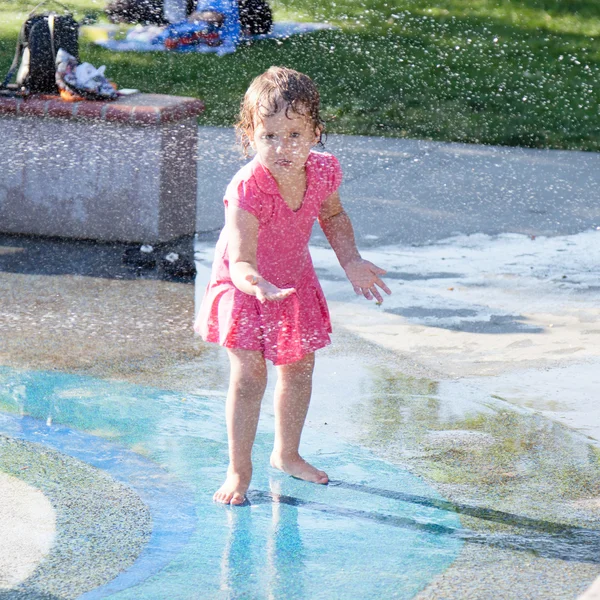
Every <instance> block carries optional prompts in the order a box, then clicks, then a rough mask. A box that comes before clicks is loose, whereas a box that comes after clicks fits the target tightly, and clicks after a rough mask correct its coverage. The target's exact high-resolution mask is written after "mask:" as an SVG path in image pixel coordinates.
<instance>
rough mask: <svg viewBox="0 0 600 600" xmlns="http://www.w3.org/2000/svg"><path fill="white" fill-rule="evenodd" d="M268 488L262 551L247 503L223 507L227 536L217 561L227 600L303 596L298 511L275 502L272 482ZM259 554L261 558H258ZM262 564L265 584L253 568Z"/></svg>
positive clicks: (275, 489) (275, 484) (275, 486)
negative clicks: (267, 520)
mask: <svg viewBox="0 0 600 600" xmlns="http://www.w3.org/2000/svg"><path fill="white" fill-rule="evenodd" d="M270 485H271V490H272V504H271V509H272V512H271V527H270V529H269V533H268V538H267V542H266V548H265V547H264V546H263V544H261V540H257V539H254V537H253V535H252V531H253V528H254V527H255V525H256V524H254V525H253V523H252V508H251V506H250V504H247V505H246V506H241V507H225V511H226V513H227V527H228V534H227V539H226V542H225V547H224V550H223V557H222V560H221V586H220V587H221V590H222V591H223V592H225V593H226V594H227V598H231V599H233V598H236V599H240V600H241V599H242V598H256V597H263V596H264V597H267V598H269V599H270V600H284V599H289V598H305V597H306V595H305V593H304V592H305V590H304V560H305V557H304V548H303V546H302V539H301V536H300V529H299V526H298V509H297V508H296V507H294V506H288V505H285V504H281V503H279V502H278V497H279V495H278V494H279V491H280V489H279V482H277V481H275V480H272V481H271V482H270ZM262 552H264V553H265V556H264V557H260V556H258V554H260V553H262ZM255 554H256V560H255V558H254V556H255ZM264 559H266V560H264ZM265 562H266V570H265V571H266V572H265V573H264V575H265V576H266V581H261V578H262V575H263V573H257V565H259V564H264V563H265ZM263 586H264V588H263ZM264 589H266V594H265V592H264Z"/></svg>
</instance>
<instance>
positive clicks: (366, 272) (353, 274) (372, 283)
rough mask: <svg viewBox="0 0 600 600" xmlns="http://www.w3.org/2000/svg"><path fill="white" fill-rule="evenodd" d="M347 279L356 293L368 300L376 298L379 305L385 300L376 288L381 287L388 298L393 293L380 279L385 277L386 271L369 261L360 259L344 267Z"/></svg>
mask: <svg viewBox="0 0 600 600" xmlns="http://www.w3.org/2000/svg"><path fill="white" fill-rule="evenodd" d="M344 271H346V277H348V279H349V280H350V283H351V284H352V286H353V287H354V291H355V292H356V293H357V294H358V295H360V294H362V295H363V296H364V297H365V298H366V299H367V300H372V299H373V298H375V300H376V301H377V304H381V303H382V302H383V298H382V296H381V294H380V293H379V290H378V289H377V287H376V286H379V287H380V288H381V289H382V290H383V291H384V292H385V293H386V294H387V295H388V296H389V295H390V294H391V293H392V292H391V290H390V288H388V286H387V285H385V283H384V282H383V281H382V280H381V279H380V277H379V276H380V275H385V273H386V270H385V269H380V268H379V267H378V266H376V265H374V264H373V263H372V262H369V261H368V260H364V259H363V258H358V259H356V260H352V261H350V262H349V263H348V264H346V266H345V267H344Z"/></svg>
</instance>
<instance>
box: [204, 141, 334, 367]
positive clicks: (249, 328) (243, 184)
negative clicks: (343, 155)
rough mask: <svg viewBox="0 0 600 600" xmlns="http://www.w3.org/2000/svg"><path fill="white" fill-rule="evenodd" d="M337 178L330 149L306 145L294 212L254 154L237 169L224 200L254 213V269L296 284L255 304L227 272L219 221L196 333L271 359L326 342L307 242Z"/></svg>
mask: <svg viewBox="0 0 600 600" xmlns="http://www.w3.org/2000/svg"><path fill="white" fill-rule="evenodd" d="M341 179H342V173H341V169H340V165H339V163H338V161H337V159H336V158H335V157H334V156H332V155H331V154H324V153H318V152H311V153H310V155H309V157H308V160H307V162H306V193H305V195H304V200H303V202H302V205H301V206H300V208H299V209H298V210H296V211H293V210H292V209H291V208H290V207H289V206H288V205H287V204H286V203H285V201H284V200H283V198H282V197H281V195H280V193H279V190H278V187H277V183H276V182H275V179H274V178H273V176H272V175H271V173H270V172H269V171H268V169H266V168H265V167H263V166H262V165H261V163H260V162H259V161H258V159H257V158H254V159H253V160H252V161H251V162H250V163H248V164H247V165H245V166H244V167H243V168H242V169H240V171H238V173H237V174H236V175H235V177H234V178H233V180H232V181H231V183H230V184H229V186H228V187H227V191H226V192H225V198H224V203H225V205H226V206H227V204H228V203H231V204H235V205H237V206H239V207H240V208H242V209H243V210H247V211H248V212H249V213H251V214H253V215H254V216H255V217H256V218H257V219H258V223H259V226H258V246H257V253H256V260H257V267H258V272H259V273H260V274H261V275H262V276H263V277H264V278H265V279H266V280H267V281H269V282H271V283H273V284H274V285H276V286H278V287H280V288H287V287H294V288H296V293H295V294H292V295H291V296H288V297H287V298H286V299H284V300H281V301H276V302H265V303H264V304H262V303H260V302H259V301H258V300H257V299H256V298H255V297H254V296H250V295H249V294H245V293H244V292H241V291H240V290H238V289H237V288H236V287H235V286H234V285H233V282H232V281H231V277H230V274H229V257H228V251H227V246H228V241H227V227H225V228H223V231H222V232H221V235H220V237H219V241H218V242H217V247H216V251H215V260H214V263H213V268H212V274H211V278H210V282H209V284H208V286H207V288H206V292H205V294H204V299H203V301H202V305H201V307H200V311H199V313H198V317H197V319H196V323H195V325H194V329H195V330H196V332H197V333H199V334H200V335H201V336H202V339H204V340H205V341H207V342H215V343H218V344H221V345H222V346H225V347H227V348H240V349H244V350H260V351H261V352H262V353H263V355H264V357H265V358H268V359H269V360H271V361H273V364H275V365H284V364H288V363H292V362H295V361H297V360H300V359H301V358H302V357H303V356H305V355H306V354H309V353H311V352H314V351H315V350H317V349H319V348H322V347H323V346H326V345H327V344H329V342H330V339H329V334H330V333H331V321H330V319H329V311H328V309H327V302H326V300H325V296H324V294H323V290H322V289H321V285H320V284H319V281H318V279H317V275H316V273H315V269H314V267H313V264H312V260H311V257H310V253H309V251H308V242H309V239H310V234H311V230H312V227H313V224H314V222H315V219H316V218H317V217H318V215H319V211H320V210H321V206H322V204H323V201H324V200H325V198H327V197H328V196H329V195H331V194H332V193H333V192H334V191H335V190H336V189H337V188H338V187H339V185H340V182H341Z"/></svg>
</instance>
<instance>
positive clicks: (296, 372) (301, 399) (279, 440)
mask: <svg viewBox="0 0 600 600" xmlns="http://www.w3.org/2000/svg"><path fill="white" fill-rule="evenodd" d="M314 366H315V355H314V353H311V354H308V355H307V356H305V357H304V358H302V359H300V360H299V361H297V362H295V363H292V364H289V365H281V366H279V367H277V375H278V378H277V385H276V387H275V445H274V447H273V453H272V454H271V466H273V467H275V468H276V469H280V470H281V471H283V472H285V473H288V475H292V476H293V477H298V478H299V479H304V480H306V481H311V482H312V483H327V482H328V481H329V478H328V477H327V473H325V472H324V471H319V470H318V469H316V468H315V467H313V466H312V465H310V464H309V463H307V462H306V461H305V460H304V459H303V458H302V457H301V456H300V454H299V453H298V448H299V447H300V436H301V435H302V429H303V427H304V421H305V419H306V413H307V412H308V405H309V404H310V396H311V392H312V374H313V369H314Z"/></svg>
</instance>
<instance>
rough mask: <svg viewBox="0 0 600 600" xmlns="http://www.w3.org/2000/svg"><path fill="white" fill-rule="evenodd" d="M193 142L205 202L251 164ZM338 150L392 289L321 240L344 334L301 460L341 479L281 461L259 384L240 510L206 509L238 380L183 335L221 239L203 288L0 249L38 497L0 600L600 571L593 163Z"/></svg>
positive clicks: (9, 469) (450, 586)
mask: <svg viewBox="0 0 600 600" xmlns="http://www.w3.org/2000/svg"><path fill="white" fill-rule="evenodd" d="M201 137H202V139H205V140H209V141H210V144H208V143H205V144H203V145H201V160H200V162H199V171H200V172H201V173H202V169H205V168H206V166H207V165H210V164H212V165H213V166H214V165H217V166H218V167H219V168H217V169H215V168H213V169H212V171H213V172H212V174H211V177H212V179H209V178H208V176H207V179H209V180H208V181H207V183H206V185H205V186H201V189H202V190H203V193H205V194H206V195H207V196H210V193H211V190H213V189H214V190H216V189H217V188H218V182H221V185H222V184H223V183H224V182H226V181H227V179H228V177H229V174H230V173H231V170H232V169H233V170H235V167H236V165H237V164H239V161H238V159H237V158H236V155H235V150H233V148H232V146H231V140H232V136H231V133H230V132H228V131H225V130H214V129H203V130H201ZM328 147H331V149H332V151H335V152H336V154H337V155H338V156H339V157H340V160H341V161H342V165H343V167H344V170H345V172H346V174H347V176H346V183H345V187H344V189H343V190H342V192H343V197H344V198H345V199H346V200H347V202H346V205H347V208H348V210H349V212H350V213H351V215H352V217H353V219H354V222H355V224H356V229H357V237H358V239H359V242H360V245H361V246H362V247H363V248H365V253H364V254H365V256H366V257H367V258H370V259H371V260H373V261H374V262H376V263H378V264H380V265H381V266H383V267H385V268H386V269H388V283H389V284H390V287H391V288H392V291H393V295H392V297H390V298H386V300H385V302H384V304H383V305H382V306H381V307H376V306H375V305H373V304H369V303H367V302H366V301H365V300H364V299H359V298H355V297H354V296H353V293H352V290H351V288H350V286H349V285H348V284H347V283H346V282H345V281H344V279H343V273H342V272H341V270H340V269H339V267H337V266H336V264H335V258H334V257H333V255H332V253H331V251H330V250H327V249H326V248H325V247H324V244H323V241H322V238H321V237H320V236H319V235H318V234H315V238H314V247H313V256H314V260H315V265H316V267H317V269H318V272H319V275H320V277H321V280H322V283H323V287H324V289H325V292H326V294H327V296H328V299H329V302H330V308H331V311H332V317H333V321H334V331H335V335H334V343H333V345H332V346H331V347H330V348H328V349H326V350H325V351H323V353H322V354H321V356H320V357H318V360H317V369H316V376H315V394H314V401H313V406H312V408H311V412H310V414H309V420H308V424H307V429H306V435H305V442H304V443H305V445H304V451H305V452H306V454H307V456H309V457H310V458H311V459H313V460H314V461H315V462H318V463H319V464H320V465H323V466H326V467H327V468H328V470H329V473H330V476H331V477H332V479H334V480H335V482H336V485H333V486H330V487H329V488H318V489H315V486H309V485H308V484H303V483H300V482H295V481H293V480H289V479H288V478H285V477H281V476H279V475H278V474H277V473H275V472H273V471H271V470H270V469H269V468H268V467H267V466H266V465H267V460H266V457H267V456H268V447H269V441H270V440H271V439H272V438H271V437H270V436H271V431H272V427H271V424H272V407H271V403H270V397H271V391H272V385H273V383H272V381H271V383H270V386H271V388H270V390H269V392H268V394H267V398H266V400H265V407H264V414H263V418H262V421H261V429H260V432H259V438H258V441H257V451H256V456H255V460H256V463H257V464H256V474H255V479H254V482H253V492H252V493H251V494H250V500H251V505H250V506H249V507H244V508H242V509H239V510H237V509H236V510H231V509H223V508H222V507H215V506H214V505H212V503H211V502H210V496H211V492H212V490H213V488H214V487H215V486H216V485H218V482H219V481H220V479H221V477H222V475H223V469H224V466H225V455H226V446H225V433H224V423H223V415H222V402H223V397H224V391H225V388H226V384H227V364H226V359H225V357H224V356H223V353H222V352H221V351H220V350H219V349H218V348H214V347H207V346H205V345H204V344H202V343H201V342H200V341H199V340H197V339H196V338H194V337H193V336H192V335H191V329H190V324H191V321H192V318H193V312H194V295H195V294H196V296H197V297H199V295H200V294H201V293H202V289H203V286H204V284H205V282H206V279H207V277H208V269H209V267H210V259H211V253H212V245H213V243H214V234H210V233H206V234H201V235H200V236H199V239H198V241H197V243H196V258H197V261H198V262H197V265H198V281H197V285H196V290H195V291H194V287H193V286H192V285H190V284H189V283H187V284H186V283H185V282H182V281H165V280H164V278H162V277H161V274H160V273H159V272H158V270H153V271H152V270H151V271H143V270H135V269H132V268H126V267H123V266H122V265H121V261H120V259H121V254H122V250H123V249H122V248H119V247H113V246H98V247H94V246H93V245H91V244H75V243H70V242H41V241H39V240H27V239H24V238H14V237H9V236H7V237H2V238H0V270H1V271H2V272H1V273H0V298H1V299H2V300H1V303H0V327H1V330H2V345H1V346H0V365H3V366H2V367H0V380H1V381H2V387H0V408H1V410H2V411H3V412H2V413H0V469H1V470H2V471H4V472H5V473H6V476H3V478H2V479H0V486H1V487H0V496H1V497H3V498H4V497H9V494H10V492H11V490H15V489H18V486H26V487H25V488H24V489H25V490H27V494H28V495H25V492H23V494H24V495H23V496H21V498H26V499H27V501H25V500H22V502H21V505H22V510H21V511H20V512H19V511H16V512H15V515H11V517H10V518H11V519H13V521H14V520H15V519H16V520H19V522H20V523H23V527H25V528H26V529H27V530H28V531H30V532H31V536H30V542H29V543H28V545H27V547H26V548H24V549H23V550H22V552H20V553H18V552H13V553H12V554H11V555H3V559H4V560H0V589H4V590H5V591H4V592H0V597H4V595H5V594H12V596H11V595H6V597H14V598H38V597H39V598H42V597H44V598H72V597H77V596H79V595H81V594H84V593H86V597H90V598H92V597H104V596H108V595H112V596H113V597H119V598H136V599H139V598H167V597H168V598H204V597H206V598H214V597H223V598H232V597H258V598H260V597H264V598H267V597H274V598H317V597H321V595H320V594H323V596H322V597H347V598H370V597H399V598H411V597H417V598H420V599H425V598H427V599H429V598H456V599H457V600H458V599H459V598H460V599H464V598H481V599H484V598H485V599H487V598H490V597H494V598H543V599H550V598H575V597H576V596H577V595H578V594H579V593H581V592H583V591H584V590H585V589H586V588H587V587H588V586H589V585H590V583H591V582H592V581H593V579H594V577H595V576H596V575H597V573H598V570H599V569H598V561H599V559H598V556H600V548H599V546H600V541H599V540H600V536H598V535H597V533H596V530H598V529H600V527H599V516H600V467H599V463H598V456H599V453H598V450H597V449H596V448H598V445H599V443H600V442H598V440H600V426H599V425H598V423H599V422H600V420H599V419H598V408H597V401H596V397H597V389H598V384H599V383H600V381H598V379H599V378H600V376H599V375H598V372H599V370H598V365H599V363H600V357H599V356H598V355H599V354H600V351H599V350H598V344H597V343H594V342H595V341H596V338H597V336H598V335H599V334H600V325H599V321H600V308H599V307H598V303H597V293H598V290H599V289H600V276H599V274H598V269H597V265H598V264H599V259H600V256H599V251H598V240H599V239H600V237H599V236H600V231H597V230H596V229H595V227H596V226H597V225H600V218H599V212H600V208H599V207H598V205H597V202H596V201H595V198H596V194H595V193H594V187H593V186H594V185H597V183H598V182H597V178H599V177H600V169H598V167H599V166H600V164H599V163H600V161H599V160H598V159H599V158H600V157H598V156H596V155H591V154H589V155H583V154H579V153H551V152H534V151H524V150H510V149H491V148H479V147H474V146H473V147H469V146H455V145H444V144H431V143H426V142H414V141H406V140H404V141H403V140H396V141H394V140H378V139H375V140H370V139H358V140H357V139H355V138H339V137H337V138H336V137H333V136H332V138H331V139H330V140H329V142H328ZM496 165H499V166H496ZM486 181H487V182H488V183H487V187H486V185H485V182H486ZM482 182H484V183H482ZM527 182H528V183H527ZM211 186H212V187H211ZM596 189H597V187H596ZM444 190H448V191H447V192H444ZM203 202H204V201H202V202H201V203H200V204H202V203H203ZM217 202H218V200H217ZM219 214H222V209H221V207H220V206H219V207H218V208H217V209H216V210H214V213H213V214H212V216H211V215H210V214H208V216H207V219H206V223H207V226H206V227H203V226H202V220H203V216H202V213H201V214H199V216H198V229H199V230H200V231H203V230H206V229H214V228H215V227H214V226H213V225H215V223H216V222H217V221H218V219H219ZM211 219H212V220H213V221H214V223H211V222H210V221H211ZM550 234H553V236H552V237H546V236H548V235H550ZM182 243H184V246H185V243H188V244H189V246H191V240H188V241H187V242H182ZM49 255H52V256H51V257H50V256H49ZM169 482H171V484H169ZM19 489H20V488H19ZM36 489H37V490H40V492H38V493H37V495H36V491H35V490H36ZM169 490H170V492H171V493H172V497H171V499H170V500H169V497H168V496H165V495H164V493H166V492H169ZM161 493H162V494H163V495H161ZM31 502H38V503H39V506H41V507H45V508H44V510H46V513H44V512H43V511H42V512H36V511H34V514H33V516H35V515H37V518H33V516H32V515H31V513H27V510H26V508H27V506H30V505H31V504H30V503H31ZM3 504H5V503H3ZM50 507H51V509H50ZM15 510H16V509H15ZM40 510H41V509H40ZM244 511H245V512H244ZM40 514H44V515H46V516H44V517H43V518H42V517H40V516H39V515H40ZM194 515H195V516H194ZM2 516H3V515H2V514H0V519H1V517H2ZM119 516H122V519H123V522H124V523H126V525H124V526H123V527H117V526H116V523H117V522H118V518H119ZM99 520H101V521H102V523H104V524H105V526H104V527H102V528H98V527H96V525H97V523H98V521H99ZM0 522H1V521H0ZM150 523H152V526H150V525H149V524H150ZM111 524H112V525H111ZM95 529H96V530H95ZM123 530H125V532H124V531H123ZM15 535H16V534H15ZM323 540H330V541H331V544H326V543H323ZM49 541H50V542H53V543H49ZM331 546H334V548H333V549H335V550H336V552H332V548H331ZM249 548H250V549H251V551H249ZM365 554H368V555H369V557H370V558H369V561H367V559H366V558H365ZM76 555H77V557H78V559H77V561H74V557H75V556H76ZM298 557H301V558H298ZM66 565H69V568H65V566H66ZM8 575H10V576H8ZM324 576H326V578H327V579H326V583H327V586H328V587H324V588H322V589H320V590H319V589H317V588H316V587H315V586H314V585H313V583H314V581H315V578H316V577H324ZM111 586H112V587H111ZM9 590H12V591H9ZM94 590H95V591H94Z"/></svg>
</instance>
